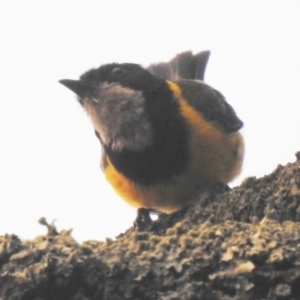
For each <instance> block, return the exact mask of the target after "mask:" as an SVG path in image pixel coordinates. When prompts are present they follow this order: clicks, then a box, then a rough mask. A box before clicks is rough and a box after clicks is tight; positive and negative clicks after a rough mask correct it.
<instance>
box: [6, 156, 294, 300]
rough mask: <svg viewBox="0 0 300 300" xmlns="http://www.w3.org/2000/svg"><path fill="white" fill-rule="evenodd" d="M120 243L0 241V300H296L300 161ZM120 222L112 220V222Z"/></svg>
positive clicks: (214, 195)
mask: <svg viewBox="0 0 300 300" xmlns="http://www.w3.org/2000/svg"><path fill="white" fill-rule="evenodd" d="M297 157H298V160H297V161H296V162H295V163H290V164H288V165H286V166H284V167H283V166H279V167H278V168H277V169H276V170H275V171H274V172H273V173H272V174H270V175H268V176H265V177H263V178H260V179H256V178H248V179H247V180H245V181H244V183H243V184H242V185H241V186H240V187H237V188H234V189H232V190H229V189H228V188H226V187H223V186H216V187H215V189H214V190H213V191H212V192H211V195H210V196H209V197H208V198H207V199H206V200H205V201H203V202H202V203H199V205H196V206H193V207H192V206H191V207H186V208H184V209H182V210H181V211H178V212H176V213H174V214H170V215H164V214H162V215H161V216H160V217H159V219H158V220H157V221H155V222H152V221H151V220H150V219H149V218H148V217H147V214H145V212H143V211H141V212H140V214H139V216H138V218H137V220H136V221H135V226H134V227H132V228H130V229H128V230H127V231H126V232H125V233H124V234H120V236H119V237H118V238H117V239H116V240H110V239H107V240H106V241H105V242H99V241H87V242H85V243H82V244H79V243H77V242H76V241H75V240H74V239H73V238H72V236H71V233H70V232H69V231H61V232H57V230H56V228H55V227H54V226H53V225H52V224H47V222H46V221H45V220H43V219H41V220H40V222H41V223H42V224H44V225H46V226H47V227H48V234H47V235H45V236H39V237H37V238H36V239H34V240H31V241H21V240H19V239H18V237H17V236H14V235H5V236H2V237H0V300H71V299H72V300H96V299H109V300H118V299H120V300H121V299H149V300H150V299H161V300H175V299H187V300H189V299H190V300H192V299H299V295H300V223H299V221H300V161H299V159H300V154H299V153H298V154H297ZM116 222H117V220H116Z"/></svg>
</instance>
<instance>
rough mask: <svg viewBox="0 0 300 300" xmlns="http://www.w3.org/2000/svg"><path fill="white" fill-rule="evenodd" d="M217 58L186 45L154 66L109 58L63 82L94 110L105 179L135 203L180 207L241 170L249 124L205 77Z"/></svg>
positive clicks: (91, 112) (171, 209)
mask: <svg viewBox="0 0 300 300" xmlns="http://www.w3.org/2000/svg"><path fill="white" fill-rule="evenodd" d="M209 57H210V51H208V50H206V51H201V52H199V53H197V54H193V53H192V52H191V51H186V52H182V53H179V54H177V55H176V56H175V57H174V58H173V59H171V60H170V61H169V62H167V63H154V64H151V65H150V66H148V67H147V68H144V67H142V66H141V65H139V64H134V63H109V64H104V65H101V66H100V67H98V68H92V69H90V70H88V71H86V72H85V73H83V74H82V75H81V76H80V77H79V80H73V79H63V80H60V81H59V82H60V83H61V84H62V85H64V86H65V87H67V88H68V89H70V90H71V91H73V92H74V93H75V94H76V95H77V99H78V101H79V103H80V104H81V106H82V107H83V109H84V110H85V111H86V113H87V115H88V116H89V118H90V120H91V123H92V125H93V128H94V132H95V134H96V136H97V138H98V139H99V140H100V144H101V148H102V158H101V167H102V170H103V172H104V174H105V177H106V179H107V181H108V182H109V183H110V184H111V185H112V187H113V188H114V189H115V191H116V192H117V194H119V196H121V198H123V199H124V200H125V201H126V202H128V203H129V204H131V205H133V206H135V207H137V208H146V209H153V210H155V211H159V212H162V213H172V212H174V211H177V210H179V209H181V208H182V207H183V206H185V205H187V204H193V203H196V202H197V201H199V199H202V198H203V197H205V195H207V193H208V192H209V191H210V190H211V188H212V187H213V186H214V185H215V184H216V183H224V184H227V183H229V182H230V181H232V180H233V179H234V178H235V177H236V176H237V175H239V174H240V172H241V169H242V165H243V157H244V139H243V136H242V134H241V132H240V129H241V128H242V127H243V122H242V121H241V120H240V119H239V118H238V116H237V114H236V112H235V111H234V109H233V108H232V106H231V105H230V104H229V103H228V102H227V101H226V99H225V97H224V96H223V95H222V94H221V93H220V92H219V91H218V90H216V89H214V88H213V87H211V86H210V85H208V84H207V83H206V82H204V73H205V69H206V65H207V62H208V59H209Z"/></svg>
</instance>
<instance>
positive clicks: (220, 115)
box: [175, 80, 243, 133]
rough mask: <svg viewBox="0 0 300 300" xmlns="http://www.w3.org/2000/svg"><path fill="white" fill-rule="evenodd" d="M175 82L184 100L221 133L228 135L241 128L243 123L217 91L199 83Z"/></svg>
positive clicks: (190, 81)
mask: <svg viewBox="0 0 300 300" xmlns="http://www.w3.org/2000/svg"><path fill="white" fill-rule="evenodd" d="M175 82H176V83H177V84H178V85H179V86H180V88H181V90H182V96H183V97H184V99H186V100H187V101H188V102H189V104H190V105H191V106H193V107H194V108H195V109H196V110H197V111H199V112H201V113H202V115H203V116H204V117H205V118H206V119H207V120H209V121H211V122H213V123H214V124H215V125H216V126H217V127H218V128H220V129H221V130H222V131H224V132H228V133H230V132H235V131H238V130H239V129H241V128H242V127H243V122H242V121H241V120H240V119H239V118H238V116H237V115H236V113H235V111H234V109H233V108H232V106H231V105H230V104H228V103H227V101H226V99H225V97H224V96H223V95H222V94H221V93H220V92H219V91H217V90H215V89H213V88H212V87H210V86H209V85H207V84H205V83H204V82H201V81H194V80H179V81H175Z"/></svg>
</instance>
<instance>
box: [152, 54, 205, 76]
mask: <svg viewBox="0 0 300 300" xmlns="http://www.w3.org/2000/svg"><path fill="white" fill-rule="evenodd" d="M209 56H210V51H209V50H206V51H201V52H199V53H197V54H195V55H193V54H192V52H191V51H187V52H183V53H180V54H178V55H176V56H175V57H174V58H173V59H172V60H170V61H169V62H167V63H158V64H151V65H150V66H149V67H148V68H147V70H148V71H149V72H150V73H152V74H153V75H155V76H158V77H160V78H162V79H165V80H180V79H195V80H204V73H205V69H206V65H207V62H208V59H209Z"/></svg>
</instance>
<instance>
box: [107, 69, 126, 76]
mask: <svg viewBox="0 0 300 300" xmlns="http://www.w3.org/2000/svg"><path fill="white" fill-rule="evenodd" d="M111 73H112V74H114V75H122V74H125V73H126V70H124V69H122V68H120V67H116V68H113V69H112V71H111Z"/></svg>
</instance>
